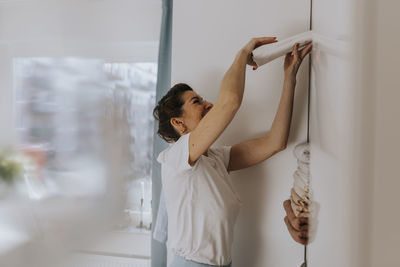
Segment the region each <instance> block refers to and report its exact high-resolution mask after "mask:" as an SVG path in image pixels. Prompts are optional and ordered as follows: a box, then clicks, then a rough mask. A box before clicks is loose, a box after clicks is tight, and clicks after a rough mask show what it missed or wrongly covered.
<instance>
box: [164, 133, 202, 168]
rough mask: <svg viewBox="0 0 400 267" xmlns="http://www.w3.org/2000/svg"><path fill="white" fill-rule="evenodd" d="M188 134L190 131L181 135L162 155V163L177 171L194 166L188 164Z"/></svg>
mask: <svg viewBox="0 0 400 267" xmlns="http://www.w3.org/2000/svg"><path fill="white" fill-rule="evenodd" d="M189 136H190V133H188V134H185V135H182V136H181V137H180V138H179V139H178V140H177V141H176V142H175V143H174V144H173V145H172V146H171V147H170V149H169V150H168V151H167V153H165V154H164V155H163V159H162V161H163V163H165V164H167V165H169V166H170V167H172V168H174V170H175V171H177V172H183V171H187V170H191V169H192V168H193V167H194V166H191V165H190V164H189Z"/></svg>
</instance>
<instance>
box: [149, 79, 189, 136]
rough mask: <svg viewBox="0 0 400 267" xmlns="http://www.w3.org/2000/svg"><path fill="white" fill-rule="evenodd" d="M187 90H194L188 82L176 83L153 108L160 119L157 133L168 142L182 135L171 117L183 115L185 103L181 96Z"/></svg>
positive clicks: (156, 117) (156, 116) (157, 118)
mask: <svg viewBox="0 0 400 267" xmlns="http://www.w3.org/2000/svg"><path fill="white" fill-rule="evenodd" d="M185 91H193V89H192V88H191V87H190V86H189V85H187V84H186V83H178V84H175V85H174V86H173V87H172V88H171V89H169V91H168V92H167V94H166V95H165V96H163V97H162V98H161V99H160V101H158V104H157V106H156V107H155V108H154V110H153V115H154V118H155V119H156V120H158V131H157V134H158V135H159V136H160V137H161V138H162V139H164V140H165V141H167V142H168V143H171V142H176V141H177V140H178V139H179V137H180V135H179V134H178V133H177V132H176V130H175V128H174V127H173V126H172V125H171V122H170V120H171V118H176V117H180V116H182V113H183V110H182V106H183V104H184V102H183V100H182V98H181V96H182V94H183V93H184V92H185Z"/></svg>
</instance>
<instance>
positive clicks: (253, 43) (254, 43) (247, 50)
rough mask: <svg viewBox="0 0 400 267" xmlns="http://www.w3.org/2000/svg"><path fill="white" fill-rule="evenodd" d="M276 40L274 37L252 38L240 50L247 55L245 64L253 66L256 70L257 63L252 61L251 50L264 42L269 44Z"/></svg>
mask: <svg viewBox="0 0 400 267" xmlns="http://www.w3.org/2000/svg"><path fill="white" fill-rule="evenodd" d="M275 42H278V40H276V37H258V38H252V39H251V40H250V41H249V42H248V43H247V44H246V45H245V46H244V47H243V48H242V51H244V52H245V53H246V55H247V64H248V65H250V66H252V67H253V70H256V69H257V68H258V66H257V64H256V63H255V62H254V61H253V54H252V52H253V50H254V49H256V48H257V47H260V46H262V45H265V44H271V43H275Z"/></svg>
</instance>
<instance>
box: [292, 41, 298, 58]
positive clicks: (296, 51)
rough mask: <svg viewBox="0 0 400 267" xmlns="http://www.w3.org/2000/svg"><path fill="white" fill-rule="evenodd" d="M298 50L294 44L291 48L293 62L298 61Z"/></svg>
mask: <svg viewBox="0 0 400 267" xmlns="http://www.w3.org/2000/svg"><path fill="white" fill-rule="evenodd" d="M298 49H299V43H296V44H295V45H294V46H293V56H294V60H295V61H297V60H299V51H298Z"/></svg>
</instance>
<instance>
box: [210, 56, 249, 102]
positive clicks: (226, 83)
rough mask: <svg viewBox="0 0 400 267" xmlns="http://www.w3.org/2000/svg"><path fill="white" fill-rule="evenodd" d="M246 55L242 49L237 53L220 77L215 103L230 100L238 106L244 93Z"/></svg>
mask: <svg viewBox="0 0 400 267" xmlns="http://www.w3.org/2000/svg"><path fill="white" fill-rule="evenodd" d="M247 57H248V54H247V53H246V52H245V51H244V50H240V51H239V52H238V53H237V55H236V57H235V60H234V61H233V63H232V65H231V67H230V68H229V69H228V70H227V71H226V73H225V75H224V77H223V79H222V82H221V87H220V90H219V94H218V99H217V103H218V102H222V103H226V101H230V102H232V104H234V105H237V107H238V108H239V106H240V104H241V103H242V99H243V93H244V84H245V79H246V64H247Z"/></svg>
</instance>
